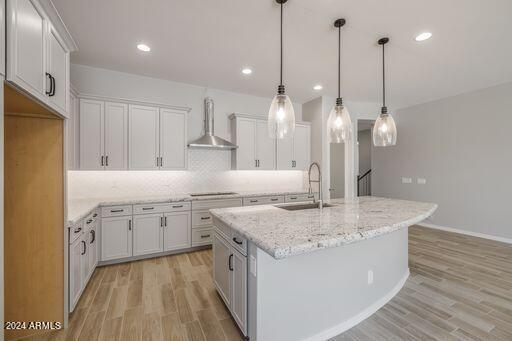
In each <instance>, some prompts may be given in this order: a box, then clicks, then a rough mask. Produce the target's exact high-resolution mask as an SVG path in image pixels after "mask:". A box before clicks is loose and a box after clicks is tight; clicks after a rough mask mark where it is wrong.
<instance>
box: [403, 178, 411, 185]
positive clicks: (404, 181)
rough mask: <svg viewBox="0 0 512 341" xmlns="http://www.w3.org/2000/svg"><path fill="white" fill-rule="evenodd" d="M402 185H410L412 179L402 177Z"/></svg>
mask: <svg viewBox="0 0 512 341" xmlns="http://www.w3.org/2000/svg"><path fill="white" fill-rule="evenodd" d="M402 183H403V184H412V178H405V177H402Z"/></svg>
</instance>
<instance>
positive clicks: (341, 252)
mask: <svg viewBox="0 0 512 341" xmlns="http://www.w3.org/2000/svg"><path fill="white" fill-rule="evenodd" d="M328 204H329V207H324V208H323V209H322V210H320V209H318V208H317V209H302V210H294V208H296V207H293V206H295V204H290V205H278V206H270V205H265V206H255V207H238V208H226V209H214V210H211V213H212V215H213V217H214V225H215V235H214V243H213V245H214V246H213V248H214V250H213V251H214V282H215V285H216V288H217V291H218V292H219V294H220V296H221V297H222V299H223V300H224V302H225V303H226V305H227V306H228V308H229V309H230V311H231V313H232V315H233V318H234V319H235V321H236V322H237V323H238V325H239V326H240V328H241V330H242V331H243V332H244V333H245V334H246V335H248V336H249V337H250V339H251V340H325V339H328V338H330V337H333V336H335V335H338V334H340V333H342V332H343V331H345V330H347V329H349V328H351V327H352V326H354V325H356V324H357V323H359V322H361V321H362V320H364V319H365V318H367V317H368V316H370V315H371V314H373V313H374V312H375V311H377V310H378V309H379V308H380V307H382V306H383V305H384V304H386V303H387V302H388V301H389V300H390V299H391V298H392V297H393V296H394V295H395V294H396V293H397V292H398V291H399V290H400V289H401V288H402V286H403V284H404V283H405V281H406V280H407V278H408V276H409V268H408V235H407V227H408V226H411V225H413V224H416V223H418V222H420V221H422V220H424V219H426V218H428V217H429V216H430V215H432V213H433V212H434V211H435V210H436V208H437V205H436V204H430V203H420V202H412V201H405V200H394V199H387V198H378V197H361V198H357V199H354V200H347V201H345V200H343V199H341V200H333V201H329V202H328ZM290 206H292V207H290ZM290 209H292V210H290Z"/></svg>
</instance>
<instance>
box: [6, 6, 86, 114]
mask: <svg viewBox="0 0 512 341" xmlns="http://www.w3.org/2000/svg"><path fill="white" fill-rule="evenodd" d="M6 18H8V20H7V55H6V58H7V60H6V64H7V70H6V72H7V80H8V81H9V82H11V84H14V85H16V86H17V87H19V88H21V89H23V90H24V91H25V92H27V93H28V94H30V95H31V96H33V97H34V98H36V99H38V100H39V101H41V102H42V103H43V104H45V105H46V106H48V107H50V108H51V109H53V110H55V111H56V112H57V113H58V114H60V115H61V116H63V117H67V116H68V113H67V112H68V94H69V53H70V52H71V51H73V50H76V45H75V42H74V41H73V38H71V36H70V35H69V32H68V31H67V30H66V28H65V25H64V24H63V23H62V21H61V19H60V16H59V14H58V13H57V12H56V11H55V7H54V6H53V4H51V2H50V1H41V2H40V1H38V0H7V12H6Z"/></svg>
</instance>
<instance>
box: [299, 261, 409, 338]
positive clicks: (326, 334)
mask: <svg viewBox="0 0 512 341" xmlns="http://www.w3.org/2000/svg"><path fill="white" fill-rule="evenodd" d="M407 278H409V268H407V272H406V273H405V274H404V276H403V277H402V278H401V279H400V281H399V282H398V283H397V284H396V285H395V286H394V287H393V288H392V289H391V290H390V291H389V292H388V293H387V294H386V295H384V296H383V297H381V298H380V299H379V300H378V301H376V302H375V303H373V304H372V305H371V306H369V307H368V308H366V309H365V310H363V311H362V312H360V313H359V314H357V315H356V316H354V317H351V318H350V319H348V320H345V321H343V322H342V323H340V324H338V325H336V326H334V327H331V328H329V329H327V330H324V331H323V332H320V333H318V334H315V335H313V336H310V337H308V338H307V339H305V340H304V341H324V340H328V339H330V338H332V337H335V336H336V335H339V334H341V333H343V332H344V331H347V330H349V329H350V328H352V327H354V326H356V325H357V324H359V323H361V322H362V321H364V320H366V319H367V318H368V317H370V316H372V315H373V314H374V313H375V312H376V311H377V310H379V309H380V308H382V307H383V306H385V305H386V303H388V302H389V301H391V299H392V298H393V297H395V295H396V294H398V292H399V291H400V290H401V289H402V287H403V286H404V284H405V282H406V281H407Z"/></svg>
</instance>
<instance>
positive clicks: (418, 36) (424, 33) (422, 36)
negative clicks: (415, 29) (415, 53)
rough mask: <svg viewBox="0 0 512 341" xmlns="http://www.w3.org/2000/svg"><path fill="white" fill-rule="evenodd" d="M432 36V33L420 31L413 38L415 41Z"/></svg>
mask: <svg viewBox="0 0 512 341" xmlns="http://www.w3.org/2000/svg"><path fill="white" fill-rule="evenodd" d="M431 37H432V33H430V32H423V33H420V34H418V35H417V36H416V38H414V40H416V41H424V40H427V39H430V38H431Z"/></svg>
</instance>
